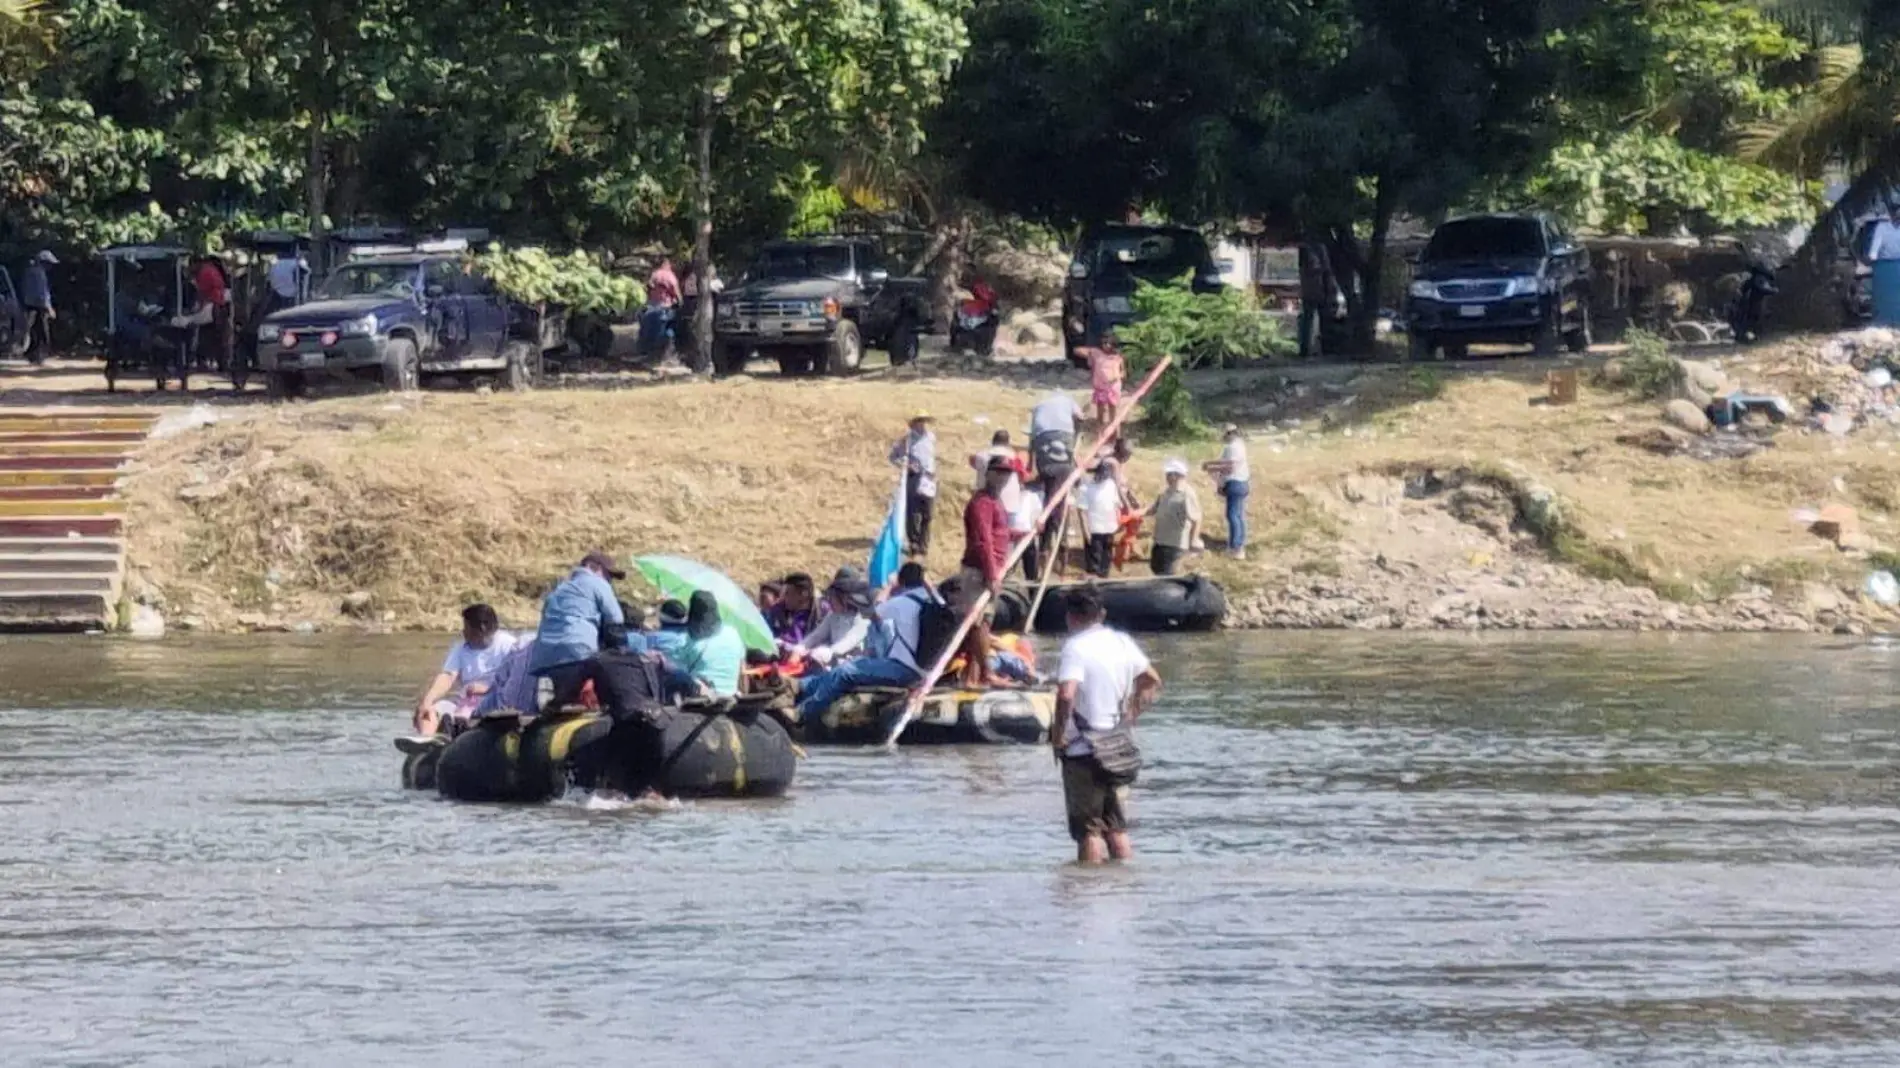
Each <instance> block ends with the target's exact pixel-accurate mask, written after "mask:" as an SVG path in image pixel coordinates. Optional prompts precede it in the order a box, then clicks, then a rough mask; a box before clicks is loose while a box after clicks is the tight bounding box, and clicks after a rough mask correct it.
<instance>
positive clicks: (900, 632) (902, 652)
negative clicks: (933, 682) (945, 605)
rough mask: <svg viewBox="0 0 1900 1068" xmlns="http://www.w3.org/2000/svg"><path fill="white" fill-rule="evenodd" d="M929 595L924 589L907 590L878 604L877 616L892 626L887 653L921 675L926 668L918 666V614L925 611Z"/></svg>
mask: <svg viewBox="0 0 1900 1068" xmlns="http://www.w3.org/2000/svg"><path fill="white" fill-rule="evenodd" d="M927 596H928V594H926V593H925V592H924V591H923V590H905V591H903V592H901V593H898V594H896V595H894V596H893V597H891V599H890V600H888V601H885V602H884V603H883V604H881V605H878V606H877V618H878V619H879V620H880V621H882V622H884V623H886V624H888V625H889V626H890V628H891V648H890V651H889V652H888V653H887V654H886V655H888V656H889V657H890V658H891V659H892V660H895V661H897V662H898V663H900V664H903V665H904V666H905V667H908V668H910V669H911V670H912V671H915V672H916V673H918V674H919V675H921V674H923V673H924V669H923V668H921V667H918V666H917V642H918V629H919V628H918V623H919V620H918V616H919V615H921V614H922V613H923V610H924V600H925V599H926V597H927Z"/></svg>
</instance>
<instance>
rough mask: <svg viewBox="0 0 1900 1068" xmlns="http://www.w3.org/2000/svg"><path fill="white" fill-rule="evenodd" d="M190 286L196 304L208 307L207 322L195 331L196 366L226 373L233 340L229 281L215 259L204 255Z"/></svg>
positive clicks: (193, 273) (222, 267) (222, 266)
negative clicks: (193, 292) (196, 296)
mask: <svg viewBox="0 0 1900 1068" xmlns="http://www.w3.org/2000/svg"><path fill="white" fill-rule="evenodd" d="M191 284H192V288H193V289H194V290H196V291H197V294H198V303H199V304H201V305H209V306H210V308H211V315H210V319H209V322H208V323H207V324H206V325H205V326H203V327H201V328H199V330H198V365H199V367H200V368H202V369H217V370H220V371H222V370H225V369H226V368H227V367H228V366H229V364H230V358H231V345H232V341H233V340H234V339H233V337H232V323H231V283H230V279H229V278H227V277H226V276H225V273H224V265H223V264H221V263H219V262H218V259H217V257H216V256H206V257H204V258H202V259H200V260H199V261H198V269H197V270H196V271H194V272H192V276H191Z"/></svg>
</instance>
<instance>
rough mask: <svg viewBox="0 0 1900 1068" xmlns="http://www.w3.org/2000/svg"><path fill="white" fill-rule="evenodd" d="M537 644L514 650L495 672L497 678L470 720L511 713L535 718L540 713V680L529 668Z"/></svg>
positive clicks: (529, 643) (517, 646)
mask: <svg viewBox="0 0 1900 1068" xmlns="http://www.w3.org/2000/svg"><path fill="white" fill-rule="evenodd" d="M534 646H535V641H534V639H533V638H529V639H528V640H527V641H525V642H522V643H520V644H519V645H516V646H515V649H514V652H512V653H509V654H508V655H507V657H506V658H504V659H503V660H502V662H501V666H500V667H498V668H496V669H495V678H494V680H493V681H492V682H491V683H490V684H489V687H488V692H487V693H484V694H482V699H481V700H480V701H479V702H477V703H476V705H475V710H474V712H472V713H470V715H469V719H470V720H477V719H481V718H482V717H483V716H492V715H495V714H497V713H509V714H513V715H517V716H532V715H534V714H535V713H536V712H538V711H540V709H539V708H538V707H537V702H536V697H537V696H538V693H537V691H538V690H539V689H540V683H541V678H540V676H538V675H536V674H535V673H534V672H532V671H530V670H528V664H529V663H530V662H532V661H533V660H534Z"/></svg>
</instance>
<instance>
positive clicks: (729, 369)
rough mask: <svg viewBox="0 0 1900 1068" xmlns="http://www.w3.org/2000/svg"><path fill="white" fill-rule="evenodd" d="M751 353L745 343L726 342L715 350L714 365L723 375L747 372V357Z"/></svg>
mask: <svg viewBox="0 0 1900 1068" xmlns="http://www.w3.org/2000/svg"><path fill="white" fill-rule="evenodd" d="M750 355H751V353H750V352H748V351H746V347H745V346H744V345H734V344H732V343H731V342H724V343H722V344H720V345H719V346H718V348H717V349H716V350H715V353H714V366H715V368H716V369H717V370H718V371H719V373H720V374H722V375H742V374H745V365H746V358H747V357H748V356H750Z"/></svg>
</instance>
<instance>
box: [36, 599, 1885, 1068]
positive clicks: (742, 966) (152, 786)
mask: <svg viewBox="0 0 1900 1068" xmlns="http://www.w3.org/2000/svg"><path fill="white" fill-rule="evenodd" d="M1149 644H1150V647H1151V649H1152V650H1153V651H1154V653H1155V657H1156V661H1157V664H1158V665H1159V666H1160V667H1161V668H1162V670H1163V672H1164V674H1165V675H1166V677H1167V680H1168V688H1167V692H1166V694H1165V696H1164V699H1163V701H1162V702H1161V704H1160V705H1159V706H1158V707H1157V708H1156V710H1155V711H1154V712H1153V713H1152V717H1151V719H1150V720H1149V721H1148V722H1147V729H1146V730H1145V731H1144V732H1143V742H1144V745H1145V747H1146V750H1147V752H1148V754H1149V758H1150V766H1149V768H1148V770H1146V771H1144V773H1143V777H1142V782H1141V784H1140V786H1139V787H1137V793H1136V799H1135V814H1136V817H1137V819H1138V821H1139V823H1138V826H1137V829H1136V846H1137V849H1138V851H1139V856H1138V858H1137V860H1136V862H1135V863H1134V864H1132V865H1130V866H1127V867H1124V868H1119V869H1107V870H1096V871H1085V870H1081V869H1078V868H1076V867H1074V866H1073V865H1072V864H1070V863H1068V858H1069V856H1070V852H1071V847H1070V844H1069V842H1068V841H1067V839H1066V837H1065V836H1064V833H1063V827H1062V812H1061V807H1062V806H1061V799H1060V793H1059V788H1058V785H1057V779H1056V773H1055V769H1054V768H1053V766H1052V764H1051V763H1050V759H1049V757H1048V755H1047V753H1046V752H1043V751H1041V750H1039V749H1036V750H1030V749H988V750H966V751H954V752H953V751H927V752H926V751H906V752H904V753H901V754H898V755H895V756H887V755H877V754H870V753H863V752H840V751H824V750H816V751H814V752H813V753H812V755H811V758H810V759H809V761H807V762H806V763H805V765H804V766H803V767H802V768H801V771H800V778H799V783H798V787H797V790H796V793H795V796H792V797H790V798H787V799H784V800H781V801H774V802H761V803H743V804H742V803H732V802H726V803H699V804H693V805H687V806H682V807H678V808H675V809H671V810H667V811H657V812H656V811H626V812H616V813H600V812H591V811H588V810H586V809H584V808H581V807H579V806H575V805H556V806H550V807H542V808H502V807H486V806H473V805H458V804H452V803H448V802H444V801H440V800H438V799H436V798H434V797H433V796H429V795H421V794H406V793H404V792H403V791H402V790H401V789H400V788H399V786H398V781H397V769H398V756H397V754H396V753H395V751H394V750H393V748H392V747H391V745H390V738H391V736H392V735H394V734H395V733H396V732H397V730H398V728H399V727H401V726H402V723H403V720H402V717H401V716H400V715H399V714H398V712H397V710H398V709H400V708H401V707H402V706H403V704H404V703H405V699H408V698H410V697H411V696H412V695H413V692H414V690H415V688H416V686H417V685H419V683H420V680H421V679H422V678H423V677H424V676H425V675H426V674H427V672H428V671H429V669H430V668H431V667H432V666H433V663H434V661H435V660H436V658H437V657H439V656H440V654H441V646H442V643H440V642H433V641H422V640H416V639H387V638H375V639H369V638H361V639H339V638H323V639H310V640H295V639H276V640H269V641H265V640H231V641H208V640H197V639H194V640H191V641H189V642H185V641H177V642H165V643H157V644H141V643H133V642H125V641H114V640H106V639H96V638H95V639H76V638H65V639H44V640H42V639H25V638H4V639H0V828H3V829H0V994H3V995H4V996H0V1063H4V1064H6V1065H89V1066H90V1065H121V1064H124V1065H131V1064H139V1065H247V1066H248V1065H267V1064H294V1065H384V1064H389V1065H458V1066H459V1065H468V1064H497V1065H499V1064H537V1065H540V1064H556V1063H575V1064H578V1063H587V1062H589V1061H592V1062H596V1063H606V1064H626V1063H653V1064H665V1065H725V1064H733V1065H751V1064H774V1065H776V1064H800V1065H826V1064H839V1065H860V1064H862V1065H902V1064H945V1065H966V1064H967V1065H1003V1064H1011V1065H1014V1064H1098V1063H1117V1064H1156V1065H1166V1064H1217V1063H1225V1064H1266V1063H1282V1064H1299V1065H1389V1064H1407V1065H1415V1064H1445V1065H1453V1064H1455V1065H1493V1064H1495V1065H1526V1064H1534V1065H1540V1066H1545V1065H1629V1064H1659V1065H1660V1064H1666V1065H1714V1064H1722V1065H1729V1064H1794V1065H1803V1066H1812V1065H1822V1066H1825V1065H1882V1066H1891V1065H1894V1064H1900V777H1897V776H1896V774H1895V771H1896V763H1897V762H1900V698H1896V696H1895V695H1894V685H1893V684H1894V680H1895V669H1896V667H1897V666H1900V648H1894V647H1883V646H1880V645H1870V644H1867V643H1865V642H1860V641H1845V640H1844V641H1842V642H1838V643H1827V642H1818V641H1807V640H1793V639H1787V638H1775V639H1762V640H1750V639H1745V638H1737V637H1723V638H1688V637H1684V638H1676V639H1667V638H1650V637H1634V636H1631V637H1601V636H1593V637H1573V638H1564V639H1558V638H1541V639H1534V638H1496V639H1494V638H1484V639H1465V638H1417V637H1392V636H1367V637H1360V636H1345V635H1337V634H1321V635H1242V636H1221V637H1211V638H1201V639H1182V640H1177V641H1156V642H1152V643H1149Z"/></svg>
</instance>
